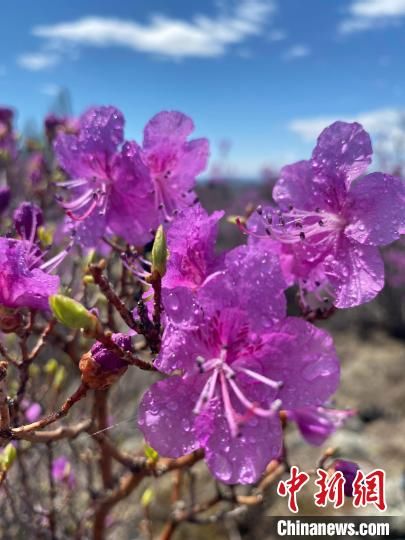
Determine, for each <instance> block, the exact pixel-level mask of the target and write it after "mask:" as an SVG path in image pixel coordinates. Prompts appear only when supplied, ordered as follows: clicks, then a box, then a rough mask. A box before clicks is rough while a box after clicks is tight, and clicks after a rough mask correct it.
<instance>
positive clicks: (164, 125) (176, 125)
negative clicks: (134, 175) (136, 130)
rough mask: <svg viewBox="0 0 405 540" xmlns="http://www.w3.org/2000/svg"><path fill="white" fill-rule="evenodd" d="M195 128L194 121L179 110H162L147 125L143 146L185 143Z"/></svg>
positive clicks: (148, 147)
mask: <svg viewBox="0 0 405 540" xmlns="http://www.w3.org/2000/svg"><path fill="white" fill-rule="evenodd" d="M193 130H194V123H193V121H192V120H191V118H189V117H188V116H186V115H185V114H183V113H181V112H178V111H162V112H160V113H158V114H156V115H155V116H154V117H153V118H152V119H151V120H149V122H148V123H147V124H146V126H145V131H144V139H143V146H144V148H145V150H149V149H150V148H152V147H154V146H156V145H160V144H169V145H170V144H173V143H174V144H176V145H178V144H183V143H184V142H185V140H186V139H187V137H188V136H189V135H190V133H191V132H192V131H193Z"/></svg>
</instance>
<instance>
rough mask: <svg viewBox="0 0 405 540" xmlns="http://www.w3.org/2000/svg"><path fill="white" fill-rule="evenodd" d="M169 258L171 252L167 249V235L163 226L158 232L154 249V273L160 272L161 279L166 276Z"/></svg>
mask: <svg viewBox="0 0 405 540" xmlns="http://www.w3.org/2000/svg"><path fill="white" fill-rule="evenodd" d="M168 258H169V250H168V249H167V243H166V235H165V231H164V229H163V227H162V225H160V226H159V228H158V230H157V231H156V236H155V241H154V242H153V248H152V273H153V272H154V271H156V272H158V274H159V275H160V277H163V276H164V275H165V274H166V264H167V259H168Z"/></svg>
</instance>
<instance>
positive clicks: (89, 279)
mask: <svg viewBox="0 0 405 540" xmlns="http://www.w3.org/2000/svg"><path fill="white" fill-rule="evenodd" d="M83 283H84V284H85V285H91V284H93V283H94V278H93V276H84V278H83Z"/></svg>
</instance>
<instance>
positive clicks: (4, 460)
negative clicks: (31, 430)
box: [0, 443, 17, 472]
mask: <svg viewBox="0 0 405 540" xmlns="http://www.w3.org/2000/svg"><path fill="white" fill-rule="evenodd" d="M16 457H17V450H16V449H15V447H14V446H13V445H12V443H9V444H8V445H7V446H6V447H5V448H4V450H3V452H2V453H1V455H0V469H1V470H2V471H4V472H6V471H8V470H9V469H10V467H11V465H12V464H13V463H14V461H15V458H16Z"/></svg>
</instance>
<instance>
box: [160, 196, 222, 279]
mask: <svg viewBox="0 0 405 540" xmlns="http://www.w3.org/2000/svg"><path fill="white" fill-rule="evenodd" d="M223 215H224V212H222V211H221V212H214V213H213V214H212V215H211V216H208V214H207V212H206V211H205V210H204V209H203V208H202V206H201V205H199V204H198V205H194V206H192V207H190V208H186V209H185V210H183V212H182V213H181V214H180V215H179V216H178V217H177V218H176V219H174V220H173V222H172V223H171V224H170V226H169V228H168V232H167V243H168V249H169V253H170V257H169V260H168V262H167V271H166V274H165V276H164V278H163V287H165V288H167V289H173V288H175V287H187V288H190V289H197V288H198V287H200V286H202V285H203V283H204V281H205V280H206V279H207V278H208V277H209V276H210V275H211V274H212V273H213V272H215V271H216V270H217V268H218V265H219V261H220V260H222V257H218V255H216V253H215V241H216V237H217V232H218V225H217V224H218V221H219V220H220V219H221V218H222V216H223Z"/></svg>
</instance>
